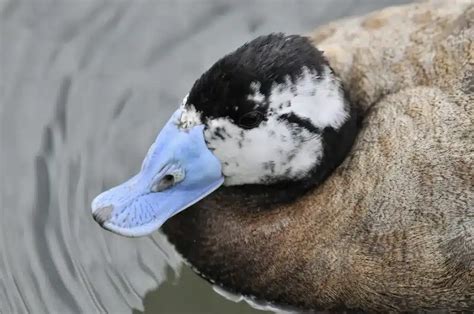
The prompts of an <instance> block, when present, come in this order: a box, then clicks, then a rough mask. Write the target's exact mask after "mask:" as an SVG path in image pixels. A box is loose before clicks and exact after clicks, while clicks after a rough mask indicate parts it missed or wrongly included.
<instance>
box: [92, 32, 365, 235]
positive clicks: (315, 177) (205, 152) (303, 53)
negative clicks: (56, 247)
mask: <svg viewBox="0 0 474 314" xmlns="http://www.w3.org/2000/svg"><path fill="white" fill-rule="evenodd" d="M354 121H355V115H354V113H353V110H351V106H350V105H349V102H348V101H347V99H346V98H345V96H344V90H343V88H342V85H341V82H340V81H339V79H338V78H337V77H336V75H335V74H334V73H333V71H332V69H331V68H330V66H329V64H328V61H327V60H326V59H325V58H324V56H323V54H322V52H320V51H319V50H318V49H316V48H315V47H314V46H313V45H312V43H311V42H310V40H309V39H308V38H306V37H302V36H296V35H294V36H286V35H283V34H271V35H267V36H261V37H258V38H256V39H255V40H253V41H251V42H249V43H247V44H245V45H243V46H242V47H240V48H238V49H237V50H236V51H234V52H232V53H230V54H228V55H226V56H224V57H223V58H222V59H220V60H219V61H218V62H216V63H215V64H214V65H213V66H212V67H211V68H210V69H209V70H208V71H207V72H205V73H204V74H203V75H202V76H201V77H200V78H199V79H198V80H197V81H196V82H195V83H194V85H193V87H192V88H191V90H190V92H189V94H188V96H186V97H185V99H184V101H183V103H182V105H181V106H180V107H179V108H178V109H177V110H176V112H175V113H174V114H173V115H172V116H171V118H170V119H169V121H168V122H167V123H166V125H165V126H164V128H163V129H162V130H161V132H160V133H159V134H158V136H157V138H156V140H155V142H154V143H153V144H152V146H151V147H150V149H149V151H148V153H147V155H146V157H145V160H144V161H143V165H142V168H141V170H140V172H139V173H138V174H137V175H135V176H134V177H132V178H131V179H130V180H128V181H126V182H125V183H123V184H121V185H119V186H117V187H114V188H112V189H110V190H108V191H106V192H103V193H102V194H100V195H99V196H97V197H96V198H95V199H94V200H93V202H92V214H93V216H94V218H95V220H96V221H97V222H98V223H99V224H100V225H101V226H102V227H104V228H105V229H108V230H110V231H112V232H115V233H118V234H121V235H125V236H143V235H147V234H149V233H151V232H153V231H155V230H157V229H158V228H159V227H160V226H161V225H162V224H163V223H164V222H165V221H166V220H168V219H169V218H170V217H172V216H173V215H175V214H177V213H179V212H180V211H182V210H185V209H186V208H188V207H190V206H191V205H192V204H194V203H196V202H198V201H199V200H201V199H202V198H204V197H206V196H207V195H209V194H210V193H212V192H213V191H215V190H216V189H218V188H219V187H220V186H221V185H224V186H228V187H230V186H255V187H256V189H255V191H258V188H257V187H276V186H278V187H281V188H283V189H285V190H288V191H290V190H291V191H293V192H288V193H287V195H289V196H290V197H294V196H297V195H299V194H300V193H304V192H305V191H306V190H308V189H309V188H311V187H313V186H315V185H317V184H318V183H319V182H321V181H322V180H323V179H324V178H325V177H326V176H327V175H328V174H329V173H330V172H331V171H332V170H333V169H334V168H335V167H336V166H337V165H338V164H339V163H340V162H341V161H342V160H343V158H344V156H345V155H346V154H347V152H348V151H349V149H350V147H351V145H352V142H353V140H354V137H355V134H356V130H355V129H356V127H355V123H354ZM295 191H296V192H295ZM190 210H192V209H190Z"/></svg>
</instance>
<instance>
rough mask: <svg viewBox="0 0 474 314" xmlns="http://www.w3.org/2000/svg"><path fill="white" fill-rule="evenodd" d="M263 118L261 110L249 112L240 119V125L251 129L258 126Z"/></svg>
mask: <svg viewBox="0 0 474 314" xmlns="http://www.w3.org/2000/svg"><path fill="white" fill-rule="evenodd" d="M262 119H263V114H262V113H261V112H259V111H251V112H247V113H246V114H244V115H243V116H241V117H240V119H239V123H238V124H239V126H241V127H243V128H245V129H250V128H253V127H255V126H257V125H258V124H259V123H260V121H262Z"/></svg>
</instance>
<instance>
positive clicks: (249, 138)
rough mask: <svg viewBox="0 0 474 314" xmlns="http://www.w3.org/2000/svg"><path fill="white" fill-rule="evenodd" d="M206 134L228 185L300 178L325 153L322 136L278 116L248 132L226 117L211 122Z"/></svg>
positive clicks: (209, 145)
mask: <svg viewBox="0 0 474 314" xmlns="http://www.w3.org/2000/svg"><path fill="white" fill-rule="evenodd" d="M216 134H219V136H218V135H216ZM204 135H205V138H206V142H207V143H208V147H209V149H211V150H212V151H213V153H214V154H215V155H216V156H217V158H219V160H220V161H221V163H222V172H223V174H224V176H225V182H224V184H225V185H240V184H253V183H254V184H258V183H273V182H276V181H279V180H285V179H288V180H290V179H294V180H297V179H301V178H303V177H304V176H305V175H306V174H307V172H308V171H310V170H311V169H312V168H313V167H314V166H315V165H316V164H317V163H318V162H319V160H320V158H321V157H322V152H323V148H322V141H321V137H320V136H319V135H317V134H313V133H311V132H309V131H307V130H305V129H303V128H300V127H297V126H295V125H291V124H288V123H287V122H285V121H280V120H278V118H277V116H271V117H269V118H268V120H267V121H266V122H263V123H261V124H260V125H259V126H258V127H256V128H253V129H249V130H244V129H242V128H240V127H239V126H237V125H235V124H233V123H232V122H231V121H230V120H228V119H226V118H218V119H212V120H209V121H208V127H207V129H206V130H205V132H204Z"/></svg>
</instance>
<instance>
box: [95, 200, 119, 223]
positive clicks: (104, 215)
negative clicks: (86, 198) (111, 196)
mask: <svg viewBox="0 0 474 314" xmlns="http://www.w3.org/2000/svg"><path fill="white" fill-rule="evenodd" d="M113 210H114V206H113V205H109V206H105V207H101V208H99V209H97V210H95V211H94V212H93V213H92V217H94V220H95V221H97V223H98V224H99V225H101V226H103V225H104V223H105V222H106V221H107V220H109V219H110V215H111V213H112V211H113Z"/></svg>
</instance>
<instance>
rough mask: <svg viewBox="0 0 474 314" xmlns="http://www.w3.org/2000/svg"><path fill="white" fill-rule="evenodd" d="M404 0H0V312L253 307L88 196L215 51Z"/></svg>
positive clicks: (128, 171)
mask: <svg viewBox="0 0 474 314" xmlns="http://www.w3.org/2000/svg"><path fill="white" fill-rule="evenodd" d="M402 2H407V0H387V1H375V0H359V1H357V0H352V1H345V0H338V1H332V0H321V1H310V0H307V1H299V2H298V3H297V4H294V5H293V6H290V5H289V4H288V2H287V1H286V0H285V1H283V0H277V1H270V0H260V1H232V2H231V1H229V2H223V1H214V0H195V1H190V0H181V1H172V0H168V1H158V0H157V1H153V0H135V1H132V0H127V1H119V0H115V1H99V0H65V1H59V0H56V1H53V0H31V1H21V0H10V1H6V0H0V57H1V59H0V60H1V64H0V65H1V68H0V84H1V85H0V88H1V89H0V91H1V94H0V95H1V98H0V121H1V128H0V130H1V133H0V136H1V137H0V138H1V142H0V144H1V155H0V156H1V160H0V169H1V176H0V177H1V181H0V182H1V183H0V184H1V185H0V187H1V189H0V202H1V209H0V312H1V313H26V312H34V313H65V312H66V313H78V312H84V313H96V312H113V313H131V312H132V311H136V312H141V311H144V312H147V313H224V312H225V313H254V312H257V310H254V309H252V308H251V307H249V306H248V305H246V304H245V303H233V302H230V301H227V300H226V299H224V298H222V297H221V296H219V295H218V294H216V293H215V292H214V291H213V290H212V288H211V287H210V285H208V284H207V283H206V282H205V281H203V280H201V279H200V278H199V277H197V276H196V275H194V274H193V273H192V272H191V271H190V270H189V269H188V268H187V267H186V266H183V265H182V264H181V262H180V258H179V256H178V255H177V254H176V253H175V252H174V250H173V249H172V247H171V246H170V245H169V244H168V243H167V242H166V240H165V239H164V237H163V236H162V235H161V234H160V233H159V232H157V233H155V234H154V235H153V236H150V237H146V238H140V239H127V238H123V237H119V236H116V235H113V234H111V233H109V232H106V231H104V230H102V229H101V228H100V227H99V226H98V225H97V224H96V223H95V222H94V221H93V220H92V217H91V215H90V209H89V204H90V201H91V199H92V198H93V197H94V196H95V195H96V194H98V193H99V192H100V191H102V190H104V189H106V188H109V187H111V186H113V185H115V184H117V183H119V182H122V181H123V180H124V179H126V178H128V177H130V176H131V175H132V174H134V173H135V172H137V171H138V169H139V167H140V164H141V160H142V158H143V157H144V155H145V152H146V150H147V148H148V146H149V145H150V143H151V142H152V141H153V139H154V138H155V136H156V133H157V132H158V130H159V129H160V127H161V126H162V125H163V124H164V122H165V121H166V120H167V118H168V116H169V115H170V114H171V112H172V111H173V110H174V108H176V106H177V105H178V104H179V102H180V101H181V99H182V97H183V96H184V95H185V94H186V93H187V91H188V90H189V88H190V87H191V85H192V83H193V81H194V80H195V79H196V78H197V77H198V76H199V74H200V73H202V72H203V71H204V70H205V69H206V68H207V67H209V66H210V65H211V64H212V63H213V62H214V61H215V60H217V59H218V57H220V56H222V55H223V54H225V53H226V52H229V51H231V50H233V49H235V48H236V47H238V46H240V45H241V44H242V43H243V42H245V41H247V40H250V39H252V38H254V37H255V36H256V35H258V34H265V33H269V32H271V31H285V32H288V33H303V32H307V31H310V30H311V29H313V28H314V27H315V26H317V25H320V24H322V23H325V22H328V21H329V20H332V19H334V18H338V17H342V16H346V15H352V14H360V13H363V12H367V11H370V10H373V9H376V8H379V7H383V6H386V5H388V4H389V3H402Z"/></svg>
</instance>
